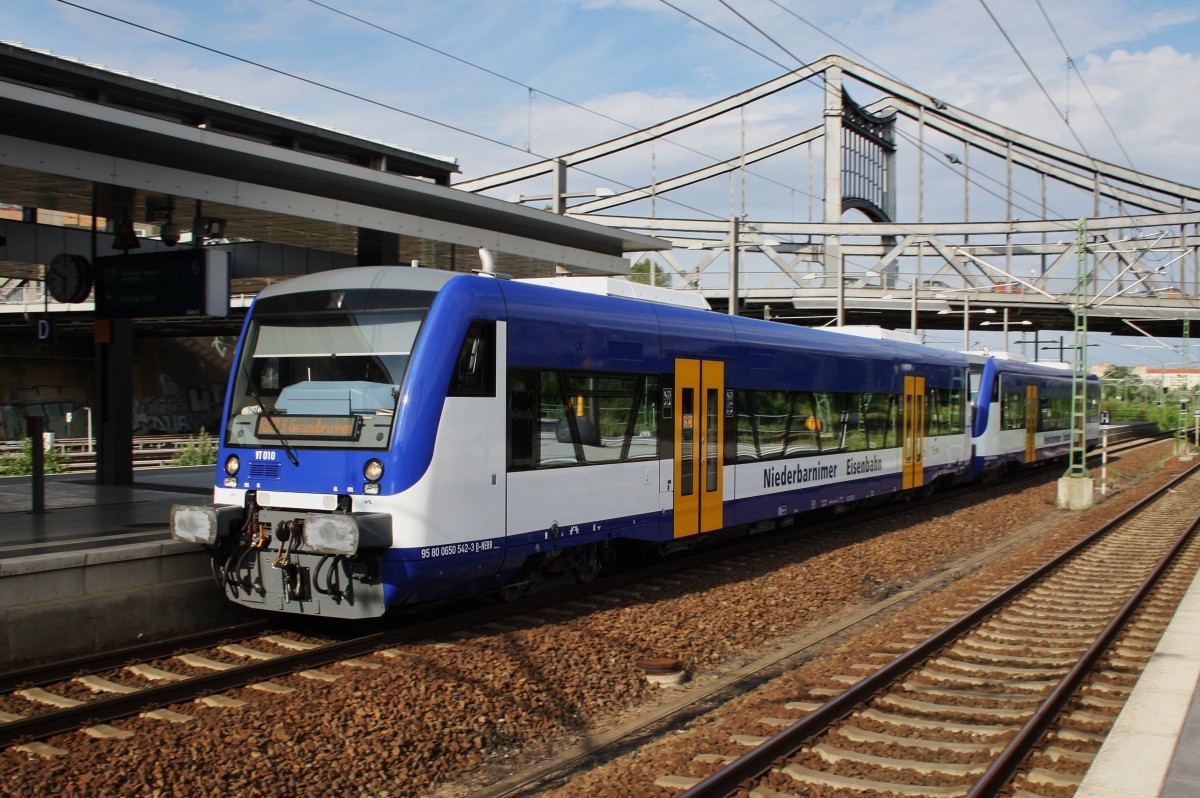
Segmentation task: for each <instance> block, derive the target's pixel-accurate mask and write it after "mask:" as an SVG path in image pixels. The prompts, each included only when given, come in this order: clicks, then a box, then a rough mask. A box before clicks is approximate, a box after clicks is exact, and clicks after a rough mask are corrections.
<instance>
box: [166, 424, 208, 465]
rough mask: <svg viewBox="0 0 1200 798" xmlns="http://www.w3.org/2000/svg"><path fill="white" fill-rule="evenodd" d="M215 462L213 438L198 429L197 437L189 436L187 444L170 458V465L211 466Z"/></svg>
mask: <svg viewBox="0 0 1200 798" xmlns="http://www.w3.org/2000/svg"><path fill="white" fill-rule="evenodd" d="M216 462H217V444H216V442H215V441H214V440H213V437H212V436H211V435H209V434H208V433H207V432H205V431H204V427H201V428H200V433H199V434H198V435H189V436H188V442H187V443H186V444H184V446H183V448H182V449H180V450H179V451H178V452H176V453H175V456H174V457H172V458H171V465H177V466H191V465H213V464H214V463H216Z"/></svg>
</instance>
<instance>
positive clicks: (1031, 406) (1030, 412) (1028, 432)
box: [1025, 385, 1038, 463]
mask: <svg viewBox="0 0 1200 798" xmlns="http://www.w3.org/2000/svg"><path fill="white" fill-rule="evenodd" d="M1037 428H1038V389H1037V386H1036V385H1026V386H1025V462H1026V463H1032V462H1033V461H1035V460H1037Z"/></svg>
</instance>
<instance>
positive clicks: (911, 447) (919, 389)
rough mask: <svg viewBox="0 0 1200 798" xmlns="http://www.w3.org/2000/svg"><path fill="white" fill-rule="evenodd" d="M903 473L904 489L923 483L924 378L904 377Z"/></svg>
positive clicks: (902, 484) (917, 486) (919, 485)
mask: <svg viewBox="0 0 1200 798" xmlns="http://www.w3.org/2000/svg"><path fill="white" fill-rule="evenodd" d="M902 411H903V424H904V473H903V477H902V479H901V487H903V488H904V489H905V490H908V489H910V488H919V487H921V486H922V485H924V484H925V378H924V377H905V378H904V405H903V407H902Z"/></svg>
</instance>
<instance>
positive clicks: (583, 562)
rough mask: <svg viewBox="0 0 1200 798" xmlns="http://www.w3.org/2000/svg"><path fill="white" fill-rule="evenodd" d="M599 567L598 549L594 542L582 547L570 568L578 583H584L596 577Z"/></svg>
mask: <svg viewBox="0 0 1200 798" xmlns="http://www.w3.org/2000/svg"><path fill="white" fill-rule="evenodd" d="M601 567H602V566H601V565H600V549H599V547H598V546H597V545H596V544H594V543H590V544H588V545H587V546H584V547H583V550H582V551H581V552H580V555H579V559H578V561H577V562H576V563H575V565H574V567H572V569H571V570H572V572H574V574H575V579H576V580H578V581H579V583H580V584H584V585H586V584H588V583H590V582H592V581H594V580H595V579H596V577H597V576H598V575H599V574H600V569H601Z"/></svg>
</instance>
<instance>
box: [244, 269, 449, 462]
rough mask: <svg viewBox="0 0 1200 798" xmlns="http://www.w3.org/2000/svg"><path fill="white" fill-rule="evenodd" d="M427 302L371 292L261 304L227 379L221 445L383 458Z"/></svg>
mask: <svg viewBox="0 0 1200 798" xmlns="http://www.w3.org/2000/svg"><path fill="white" fill-rule="evenodd" d="M433 297H434V294H431V293H425V292H414V291H380V290H374V291H330V292H312V293H305V294H294V295H283V296H276V297H269V298H266V299H262V300H259V302H257V303H256V304H255V307H254V312H253V315H252V317H251V320H250V324H249V326H248V327H247V329H246V334H245V337H244V339H243V344H242V347H243V349H242V352H241V354H240V357H239V359H238V366H237V373H236V374H235V375H234V380H233V396H232V401H231V402H230V405H229V408H230V409H229V418H228V419H227V423H226V433H225V443H226V444H227V445H231V446H254V447H271V446H290V447H292V448H298V449H299V448H353V449H386V448H387V447H388V445H389V443H390V440H391V431H392V422H393V420H394V419H395V409H396V401H397V399H398V397H399V396H400V388H401V385H402V384H403V382H404V374H405V371H406V370H407V368H408V360H409V357H410V355H411V353H412V348H413V344H414V342H415V341H416V338H417V332H418V330H419V329H420V327H421V323H422V321H423V320H424V318H425V315H426V313H427V312H428V310H429V305H430V304H431V302H432V300H433Z"/></svg>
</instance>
